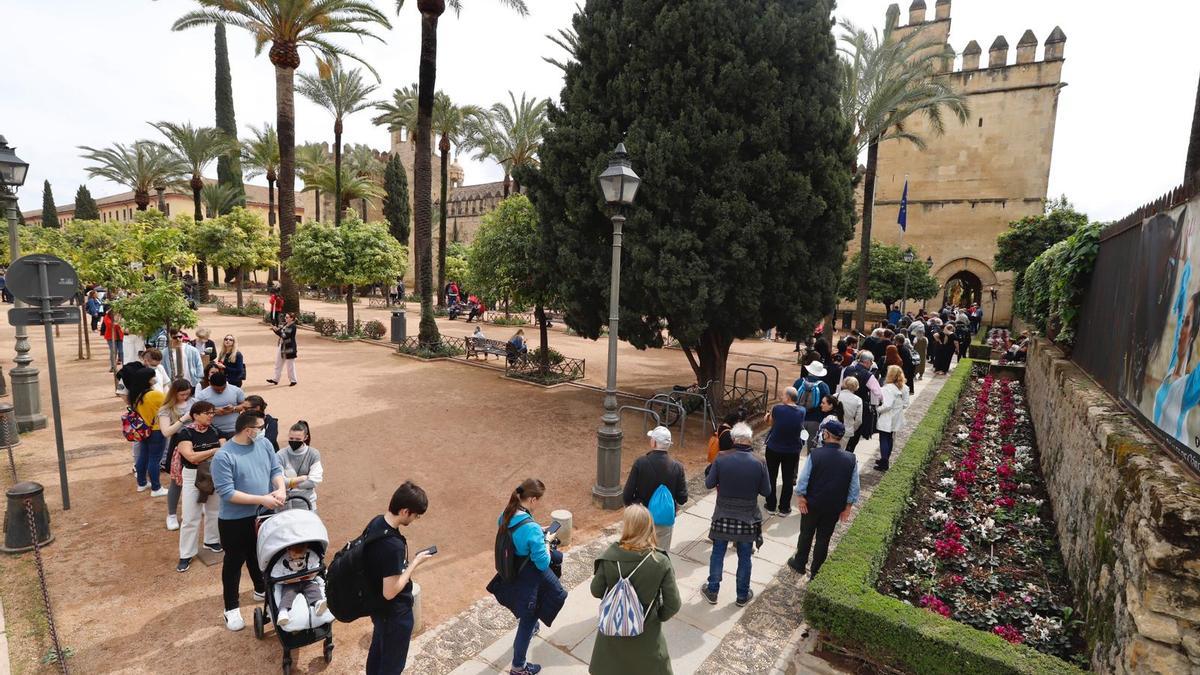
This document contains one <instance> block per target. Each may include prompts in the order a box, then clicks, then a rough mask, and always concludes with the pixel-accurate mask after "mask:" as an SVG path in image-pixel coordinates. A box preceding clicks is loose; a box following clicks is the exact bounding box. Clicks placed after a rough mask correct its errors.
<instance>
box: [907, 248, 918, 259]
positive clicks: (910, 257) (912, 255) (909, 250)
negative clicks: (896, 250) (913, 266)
mask: <svg viewBox="0 0 1200 675" xmlns="http://www.w3.org/2000/svg"><path fill="white" fill-rule="evenodd" d="M916 257H917V256H916V255H915V254H913V250H912V249H911V248H910V249H908V250H907V251H905V252H904V262H906V263H910V262H912V261H913V259H914V258H916Z"/></svg>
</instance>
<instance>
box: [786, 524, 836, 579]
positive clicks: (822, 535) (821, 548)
mask: <svg viewBox="0 0 1200 675" xmlns="http://www.w3.org/2000/svg"><path fill="white" fill-rule="evenodd" d="M839 515H840V514H838V513H836V512H834V513H817V512H815V511H812V510H810V511H809V512H808V513H806V514H804V515H802V516H800V538H799V539H797V540H796V561H795V562H796V567H797V568H799V569H805V568H806V567H808V552H809V549H812V547H813V538H814V535H815V538H816V543H817V546H816V549H815V550H813V552H812V561H813V562H812V572H811V573H810V574H809V577H810V578H811V577H815V576H817V570H820V569H821V565H823V564H824V563H825V557H826V556H827V555H829V538H830V537H832V536H833V529H834V528H835V527H837V521H838V516H839Z"/></svg>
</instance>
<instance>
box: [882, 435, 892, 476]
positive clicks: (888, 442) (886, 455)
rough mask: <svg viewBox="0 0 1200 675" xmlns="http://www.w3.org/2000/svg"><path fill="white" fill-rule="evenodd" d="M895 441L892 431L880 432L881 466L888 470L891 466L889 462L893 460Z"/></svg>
mask: <svg viewBox="0 0 1200 675" xmlns="http://www.w3.org/2000/svg"><path fill="white" fill-rule="evenodd" d="M893 440H895V439H894V438H893V436H892V432H890V431H881V432H879V466H882V467H883V468H885V469H886V468H888V467H889V466H891V464H889V460H890V459H891V458H892V442H893Z"/></svg>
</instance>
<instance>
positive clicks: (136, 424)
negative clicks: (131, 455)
mask: <svg viewBox="0 0 1200 675" xmlns="http://www.w3.org/2000/svg"><path fill="white" fill-rule="evenodd" d="M121 433H123V434H125V440H127V441H133V442H134V443H137V442H138V441H144V440H146V439H147V438H150V434H151V433H153V432H151V430H150V427H149V426H148V425H147V424H146V420H144V419H142V416H141V414H140V413H138V411H136V410H134V409H133V408H132V407H130V406H126V408H125V412H124V414H122V415H121Z"/></svg>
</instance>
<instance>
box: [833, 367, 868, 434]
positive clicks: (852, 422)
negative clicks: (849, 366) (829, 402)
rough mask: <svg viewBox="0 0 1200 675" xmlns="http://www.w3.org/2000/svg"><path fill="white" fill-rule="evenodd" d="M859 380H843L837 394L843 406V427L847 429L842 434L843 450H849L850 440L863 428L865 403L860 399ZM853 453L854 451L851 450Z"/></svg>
mask: <svg viewBox="0 0 1200 675" xmlns="http://www.w3.org/2000/svg"><path fill="white" fill-rule="evenodd" d="M857 392H858V380H857V379H855V378H853V377H847V378H846V379H844V380H842V386H841V389H840V390H839V391H838V393H837V400H838V403H840V404H842V425H843V426H844V427H845V430H844V432H843V433H842V439H841V447H842V449H843V450H849V448H848V447H847V446H848V444H849V443H850V438H851V437H853V436H854V434H855V433H856V432H858V428H859V427H860V426H862V421H863V402H862V399H861V398H859V397H858V393H857ZM850 452H853V450H850Z"/></svg>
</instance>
